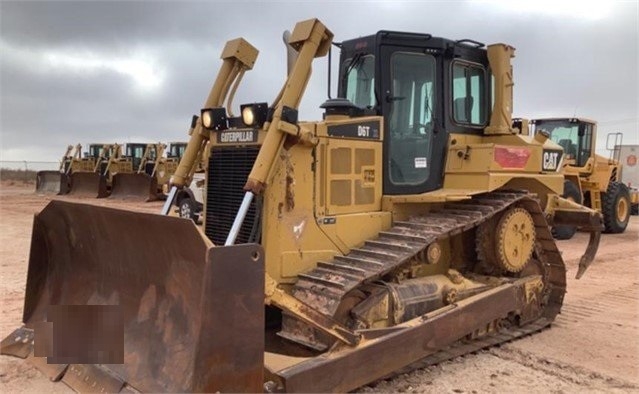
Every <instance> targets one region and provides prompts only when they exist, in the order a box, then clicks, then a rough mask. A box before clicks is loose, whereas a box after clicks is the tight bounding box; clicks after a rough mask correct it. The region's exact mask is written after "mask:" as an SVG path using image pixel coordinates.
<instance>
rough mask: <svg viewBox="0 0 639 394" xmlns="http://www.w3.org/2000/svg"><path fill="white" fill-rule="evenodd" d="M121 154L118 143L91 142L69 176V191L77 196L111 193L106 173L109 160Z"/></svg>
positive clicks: (115, 158)
mask: <svg viewBox="0 0 639 394" xmlns="http://www.w3.org/2000/svg"><path fill="white" fill-rule="evenodd" d="M120 154H121V147H120V145H118V144H90V145H89V150H88V152H86V153H85V154H84V156H83V157H82V158H80V159H78V160H75V162H74V166H73V168H72V171H71V174H70V176H69V189H68V193H67V194H69V195H71V196H75V197H98V198H103V197H107V196H108V195H109V188H108V181H107V176H106V175H105V174H107V173H108V171H107V168H108V167H109V162H112V161H114V160H117V158H118V157H119V156H120Z"/></svg>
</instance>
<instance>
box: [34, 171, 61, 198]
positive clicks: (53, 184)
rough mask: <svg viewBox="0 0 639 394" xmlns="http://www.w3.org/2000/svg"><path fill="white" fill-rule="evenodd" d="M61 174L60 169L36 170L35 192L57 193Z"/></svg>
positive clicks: (59, 187)
mask: <svg viewBox="0 0 639 394" xmlns="http://www.w3.org/2000/svg"><path fill="white" fill-rule="evenodd" d="M63 175H64V174H62V173H61V172H60V171H38V172H37V173H36V193H53V194H59V193H60V190H61V189H62V178H63Z"/></svg>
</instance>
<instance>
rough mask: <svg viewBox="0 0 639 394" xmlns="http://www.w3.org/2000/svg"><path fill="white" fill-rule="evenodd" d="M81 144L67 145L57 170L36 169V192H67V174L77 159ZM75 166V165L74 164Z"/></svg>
mask: <svg viewBox="0 0 639 394" xmlns="http://www.w3.org/2000/svg"><path fill="white" fill-rule="evenodd" d="M81 152H82V145H80V144H78V145H76V146H75V147H74V146H73V145H69V146H67V150H66V151H65V152H64V155H63V156H62V160H60V167H59V168H58V170H57V171H38V172H37V173H36V193H55V194H66V193H68V192H69V186H68V185H69V182H70V180H69V174H70V173H71V171H72V170H73V168H74V165H75V164H76V163H77V162H78V161H79V159H80V155H81ZM76 168H77V166H76Z"/></svg>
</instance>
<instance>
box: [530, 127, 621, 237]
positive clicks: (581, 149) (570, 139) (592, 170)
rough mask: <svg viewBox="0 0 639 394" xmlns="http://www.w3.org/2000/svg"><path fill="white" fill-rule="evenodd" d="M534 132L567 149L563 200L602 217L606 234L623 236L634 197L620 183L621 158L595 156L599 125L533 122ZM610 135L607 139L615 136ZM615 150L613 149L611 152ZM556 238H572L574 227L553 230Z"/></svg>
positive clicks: (561, 227) (564, 160) (563, 166)
mask: <svg viewBox="0 0 639 394" xmlns="http://www.w3.org/2000/svg"><path fill="white" fill-rule="evenodd" d="M531 124H532V125H533V129H532V130H533V132H536V131H537V130H544V131H545V132H548V133H550V139H552V140H553V141H555V142H556V143H557V144H559V145H560V146H561V147H562V148H563V150H564V157H563V165H562V171H563V172H564V176H565V178H566V179H565V181H564V193H563V197H565V198H566V199H569V200H571V201H574V202H577V203H579V204H583V205H585V206H587V207H590V208H592V209H594V210H596V211H598V212H601V213H602V214H603V221H604V226H605V228H604V232H606V233H612V234H617V233H622V232H624V231H625V230H626V227H627V226H628V221H629V220H630V208H631V195H630V190H629V188H628V186H627V185H625V184H624V183H623V182H622V181H621V173H622V165H621V163H620V162H619V160H618V159H616V158H613V157H612V155H611V156H610V157H604V156H601V155H598V154H595V150H596V141H597V122H595V121H593V120H589V119H584V118H544V119H533V120H532V122H531ZM614 136H615V134H609V135H608V137H609V139H610V137H614ZM611 151H612V149H611ZM552 230H553V236H554V237H555V238H557V239H570V238H572V236H573V235H574V234H575V231H576V228H575V227H574V226H557V227H553V229H552Z"/></svg>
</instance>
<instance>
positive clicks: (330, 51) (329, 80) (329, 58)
mask: <svg viewBox="0 0 639 394" xmlns="http://www.w3.org/2000/svg"><path fill="white" fill-rule="evenodd" d="M332 53H333V46H332V45H331V46H329V47H328V99H329V100H330V99H332V97H331V64H332V62H331V55H332Z"/></svg>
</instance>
